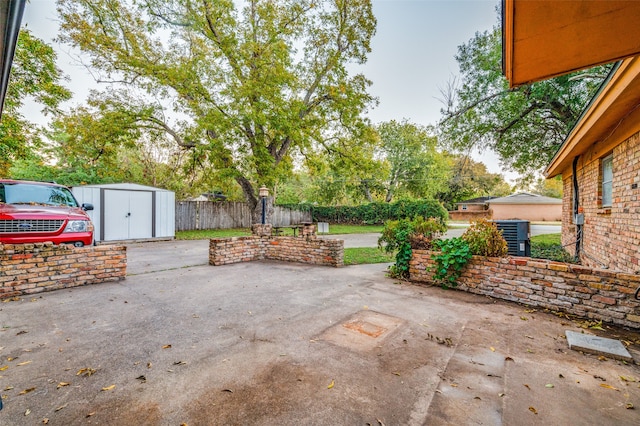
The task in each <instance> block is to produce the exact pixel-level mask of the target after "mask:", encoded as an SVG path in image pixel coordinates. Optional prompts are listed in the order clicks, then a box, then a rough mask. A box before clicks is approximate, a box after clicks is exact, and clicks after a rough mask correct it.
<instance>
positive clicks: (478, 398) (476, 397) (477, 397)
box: [473, 396, 482, 401]
mask: <svg viewBox="0 0 640 426" xmlns="http://www.w3.org/2000/svg"><path fill="white" fill-rule="evenodd" d="M473 399H477V400H480V401H482V398H480V397H479V396H474V397H473Z"/></svg>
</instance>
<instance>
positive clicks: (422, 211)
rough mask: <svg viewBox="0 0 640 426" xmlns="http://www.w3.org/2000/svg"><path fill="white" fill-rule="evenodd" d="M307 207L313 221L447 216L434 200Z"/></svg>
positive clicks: (365, 221) (368, 222) (372, 221)
mask: <svg viewBox="0 0 640 426" xmlns="http://www.w3.org/2000/svg"><path fill="white" fill-rule="evenodd" d="M309 209H310V210H311V213H312V215H313V221H314V222H329V223H351V224H362V225H375V224H382V223H384V222H385V221H387V220H398V219H403V218H412V217H417V216H422V217H436V218H439V219H441V220H442V221H445V220H446V219H447V217H448V213H447V211H446V210H445V209H444V207H443V206H442V205H441V204H440V203H439V202H437V201H435V200H415V201H410V200H400V201H397V202H395V203H369V204H363V205H359V206H337V207H333V206H315V205H309Z"/></svg>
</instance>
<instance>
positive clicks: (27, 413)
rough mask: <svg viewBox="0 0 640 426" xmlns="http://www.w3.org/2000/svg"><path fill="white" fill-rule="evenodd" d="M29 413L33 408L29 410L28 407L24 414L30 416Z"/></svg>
mask: <svg viewBox="0 0 640 426" xmlns="http://www.w3.org/2000/svg"><path fill="white" fill-rule="evenodd" d="M29 414H31V410H29V409H28V408H27V411H25V412H24V415H25V416H28V415H29Z"/></svg>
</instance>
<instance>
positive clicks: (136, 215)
mask: <svg viewBox="0 0 640 426" xmlns="http://www.w3.org/2000/svg"><path fill="white" fill-rule="evenodd" d="M103 208H104V239H105V241H115V240H134V239H142V238H152V237H153V193H152V192H150V191H117V190H105V191H104V206H103Z"/></svg>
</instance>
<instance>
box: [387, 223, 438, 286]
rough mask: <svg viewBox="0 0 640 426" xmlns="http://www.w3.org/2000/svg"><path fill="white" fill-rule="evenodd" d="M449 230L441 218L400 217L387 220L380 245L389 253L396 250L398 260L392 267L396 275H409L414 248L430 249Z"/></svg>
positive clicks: (393, 274)
mask: <svg viewBox="0 0 640 426" xmlns="http://www.w3.org/2000/svg"><path fill="white" fill-rule="evenodd" d="M446 230H447V226H446V225H445V223H444V222H443V221H442V220H441V219H436V218H428V219H424V218H423V217H422V216H417V217H416V218H415V219H414V220H409V219H400V220H390V221H387V222H386V223H385V225H384V228H383V229H382V235H381V236H380V238H378V247H380V248H381V249H383V250H384V251H386V252H387V253H390V252H393V251H396V250H397V252H396V262H395V264H394V265H393V266H391V268H390V274H391V276H394V277H401V278H406V277H408V276H409V262H410V261H411V257H412V256H413V250H412V249H413V248H423V249H430V248H431V245H432V242H433V240H435V239H436V238H438V237H439V236H440V235H442V233H444V232H445V231H446Z"/></svg>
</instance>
